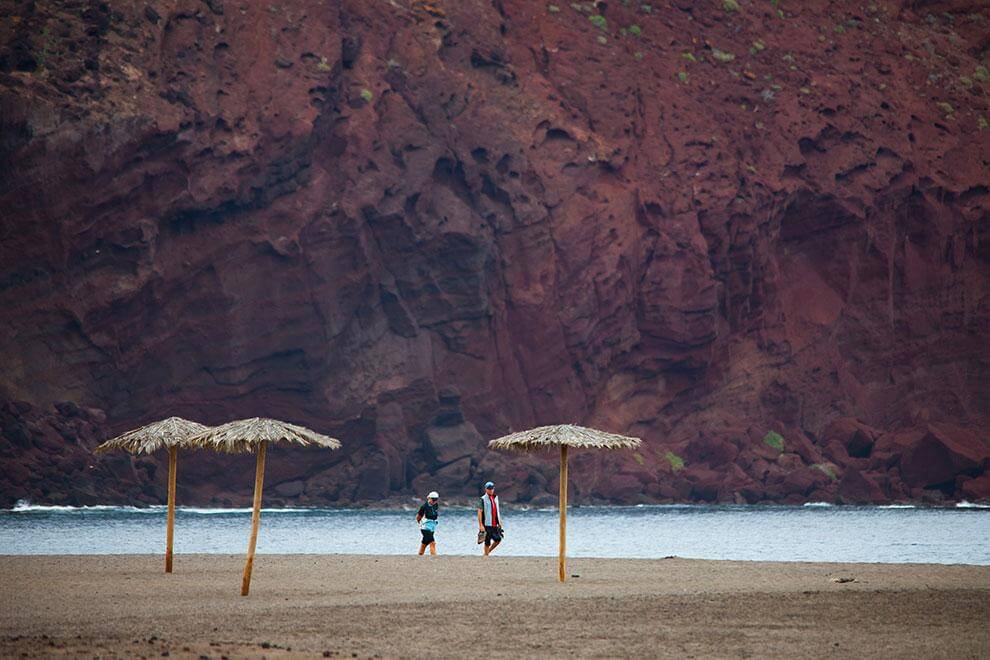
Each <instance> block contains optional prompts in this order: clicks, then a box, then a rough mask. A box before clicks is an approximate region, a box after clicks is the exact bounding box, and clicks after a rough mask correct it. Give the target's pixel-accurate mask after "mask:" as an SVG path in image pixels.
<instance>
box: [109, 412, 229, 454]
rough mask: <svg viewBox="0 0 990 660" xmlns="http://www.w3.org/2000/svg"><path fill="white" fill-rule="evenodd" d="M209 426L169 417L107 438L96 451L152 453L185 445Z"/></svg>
mask: <svg viewBox="0 0 990 660" xmlns="http://www.w3.org/2000/svg"><path fill="white" fill-rule="evenodd" d="M209 428H210V427H208V426H206V425H204V424H200V423H198V422H191V421H189V420H188V419H182V418H181V417H169V418H168V419H162V420H159V421H157V422H153V423H151V424H147V425H145V426H142V427H141V428H139V429H134V430H133V431H128V432H127V433H124V434H123V435H118V436H117V437H116V438H113V439H112V440H107V441H106V442H104V443H103V444H101V445H100V446H99V447H97V448H96V449H95V450H94V451H96V452H97V453H103V452H106V451H110V450H112V449H123V450H124V451H129V452H131V453H132V454H150V453H151V452H153V451H157V450H158V449H161V448H162V447H176V446H185V445H187V444H188V442H189V438H190V437H192V436H194V435H196V434H197V433H202V432H203V431H206V430H207V429H209Z"/></svg>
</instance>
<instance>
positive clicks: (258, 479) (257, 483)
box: [190, 417, 340, 596]
mask: <svg viewBox="0 0 990 660" xmlns="http://www.w3.org/2000/svg"><path fill="white" fill-rule="evenodd" d="M190 441H191V442H193V443H195V444H197V445H199V446H202V447H207V448H210V449H215V450H217V451H223V452H228V453H234V454H236V453H245V452H252V451H255V450H256V449H257V453H258V459H257V467H256V469H255V473H254V509H253V511H252V513H251V538H250V540H249V541H248V554H247V562H246V563H245V564H244V577H243V580H242V582H241V595H242V596H247V595H248V591H249V590H250V588H251V570H252V568H253V567H254V549H255V545H256V544H257V541H258V526H259V524H260V522H261V491H262V488H263V487H264V480H265V453H266V451H267V449H268V445H269V443H271V444H276V443H279V442H288V443H293V444H297V445H302V446H304V447H306V446H317V447H324V448H326V449H339V448H340V441H339V440H336V439H334V438H331V437H329V436H325V435H321V434H319V433H316V432H315V431H311V430H309V429H308V428H306V427H304V426H296V425H295V424H289V423H287V422H280V421H278V420H277V419H265V418H261V417H252V418H250V419H238V420H236V421H233V422H228V423H227V424H222V425H220V426H217V427H214V428H211V429H206V430H205V431H203V432H202V433H200V434H198V435H196V436H194V437H192V438H191V439H190Z"/></svg>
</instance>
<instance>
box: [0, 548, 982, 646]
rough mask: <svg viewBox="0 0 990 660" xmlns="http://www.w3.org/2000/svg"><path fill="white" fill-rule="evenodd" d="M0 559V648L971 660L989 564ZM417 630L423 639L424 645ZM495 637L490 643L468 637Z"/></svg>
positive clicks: (401, 557)
mask: <svg viewBox="0 0 990 660" xmlns="http://www.w3.org/2000/svg"><path fill="white" fill-rule="evenodd" d="M243 561H244V558H243V556H241V555H178V556H176V557H175V572H174V573H172V574H168V575H167V574H165V573H164V572H162V557H161V556H160V555H86V556H80V555H44V556H40V555H36V556H11V555H4V556H0V594H3V596H4V600H5V601H6V604H5V608H4V611H3V612H2V613H0V655H2V656H5V657H7V656H17V655H20V654H22V653H27V654H28V655H30V656H35V655H74V656H81V655H87V656H90V657H92V656H94V655H97V656H102V655H113V656H123V657H132V656H134V657H137V656H141V655H144V656H150V655H154V656H160V655H161V654H163V653H168V654H170V655H178V656H180V657H187V656H192V657H199V656H201V655H208V656H211V657H217V658H219V657H220V656H222V655H226V656H227V657H229V658H233V657H258V656H261V655H266V656H272V655H277V656H300V657H312V656H314V655H316V656H322V655H329V656H334V655H345V656H351V655H352V654H355V653H356V654H357V655H358V657H364V656H374V655H384V656H410V655H417V656H418V655H440V656H459V657H479V656H483V655H484V656H491V655H494V656H498V657H506V656H514V657H519V656H523V657H527V656H529V657H531V656H547V655H575V656H587V655H607V656H616V655H620V656H629V655H633V656H642V655H648V656H668V657H675V656H684V655H701V656H711V655H716V656H726V655H758V656H761V657H763V656H767V657H773V656H780V657H783V656H791V657H793V656H809V655H810V656H820V655H826V654H828V655H834V654H839V655H855V656H857V657H931V656H933V655H934V656H955V657H961V656H974V657H975V656H979V655H984V654H985V653H986V650H987V649H988V648H990V629H988V628H987V626H986V625H985V622H986V620H988V618H990V566H975V565H959V564H956V565H946V564H872V563H868V564H867V563H857V564H848V563H825V562H759V561H726V560H698V559H681V558H673V559H591V558H575V559H570V560H569V561H568V574H569V575H571V576H577V577H571V578H569V579H568V581H567V582H565V583H563V584H561V583H558V582H557V580H556V579H555V566H556V558H555V557H509V556H501V557H500V556H498V555H493V556H492V557H490V558H488V559H484V558H482V557H478V556H473V557H472V556H453V555H440V556H438V557H429V556H426V557H417V556H410V555H263V554H259V555H257V556H256V559H255V569H254V576H253V580H252V585H251V595H250V596H248V597H246V598H243V597H241V596H240V595H239V585H240V571H241V568H242V567H243ZM424 625H427V627H428V629H429V630H433V631H435V633H436V634H437V635H438V638H439V639H440V640H441V642H440V646H437V644H436V643H435V639H437V638H435V637H434V636H433V635H423V634H422V628H423V626H424ZM488 634H492V635H494V636H495V637H496V638H497V639H498V640H499V645H498V646H497V647H496V648H494V649H493V648H492V647H491V646H490V645H486V644H485V643H479V641H478V640H479V636H481V638H484V637H485V636H486V635H488Z"/></svg>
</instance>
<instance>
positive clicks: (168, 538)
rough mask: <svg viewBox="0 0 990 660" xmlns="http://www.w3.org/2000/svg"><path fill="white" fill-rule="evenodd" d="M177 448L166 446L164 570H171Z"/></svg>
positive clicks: (169, 571) (167, 571)
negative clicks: (166, 493) (166, 479)
mask: <svg viewBox="0 0 990 660" xmlns="http://www.w3.org/2000/svg"><path fill="white" fill-rule="evenodd" d="M178 451H179V448H178V447H176V446H175V445H173V446H171V447H169V448H168V519H167V521H166V524H165V527H166V531H165V572H166V573H171V572H172V539H173V537H174V534H173V530H174V528H175V468H176V457H177V454H178Z"/></svg>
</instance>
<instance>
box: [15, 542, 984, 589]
mask: <svg viewBox="0 0 990 660" xmlns="http://www.w3.org/2000/svg"><path fill="white" fill-rule="evenodd" d="M414 545H415V544H414ZM479 547H480V546H479ZM480 552H481V551H480V550H479V551H478V553H473V554H466V553H460V554H459V553H454V552H440V553H438V555H437V556H438V557H450V558H454V559H470V558H479V559H483V557H481V554H480ZM414 554H415V553H414V552H412V551H410V552H406V553H402V554H400V553H385V552H383V553H380V554H372V553H352V552H261V551H255V555H254V556H255V558H256V560H257V558H259V557H266V558H275V559H279V558H283V559H286V560H291V559H293V558H301V559H307V558H322V559H336V558H342V559H373V560H376V561H377V560H382V559H400V560H401V559H404V558H409V557H411V556H412V555H414ZM164 556H165V554H164V550H162V552H132V553H115V552H104V553H96V552H93V553H62V552H60V553H51V554H10V553H2V552H0V562H2V561H3V560H6V559H31V558H36V559H79V560H85V559H100V558H114V557H116V558H125V557H126V558H128V559H144V560H147V559H153V560H154V561H159V560H162V558H163V557H164ZM174 557H175V561H176V562H178V561H179V560H180V558H182V557H188V558H199V559H206V560H208V559H209V558H216V559H221V560H224V561H226V560H237V559H238V558H240V559H241V560H242V561H243V559H244V557H245V554H244V553H238V554H233V553H229V552H212V553H211V552H190V553H176V554H175V555H174ZM496 559H498V560H501V561H515V560H539V561H548V562H549V561H553V562H556V561H557V555H518V554H512V555H497V556H496ZM572 561H578V562H585V561H592V562H611V561H618V562H627V561H629V562H666V561H686V562H711V563H715V564H757V565H768V564H773V565H780V566H788V565H799V566H816V567H826V568H827V567H855V566H866V567H881V566H883V567H903V568H917V567H945V568H948V567H960V568H986V569H988V570H990V563H987V564H972V563H966V562H955V563H951V564H950V563H943V562H931V561H900V562H889V561H812V560H803V559H774V560H763V559H709V558H706V557H687V556H683V555H667V556H665V557H605V556H586V555H580V556H576V557H572V556H570V555H568V557H567V563H568V565H570V563H571V562H572ZM988 579H990V578H988ZM988 588H990V585H988ZM0 594H2V592H0Z"/></svg>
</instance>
